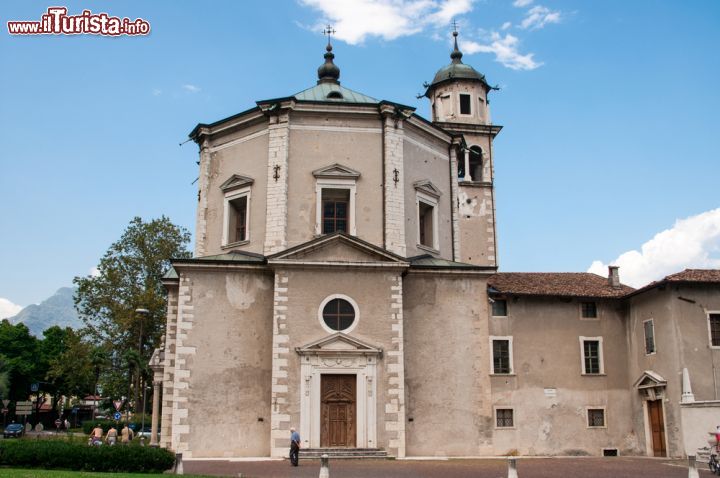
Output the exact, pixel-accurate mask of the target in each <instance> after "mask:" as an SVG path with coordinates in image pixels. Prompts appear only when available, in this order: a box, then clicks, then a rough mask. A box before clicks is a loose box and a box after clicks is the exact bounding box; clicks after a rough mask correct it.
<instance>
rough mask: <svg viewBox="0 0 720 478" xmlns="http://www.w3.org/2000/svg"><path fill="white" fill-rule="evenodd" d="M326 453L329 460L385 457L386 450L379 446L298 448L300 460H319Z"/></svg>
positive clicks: (386, 455)
mask: <svg viewBox="0 0 720 478" xmlns="http://www.w3.org/2000/svg"><path fill="white" fill-rule="evenodd" d="M323 455H327V456H328V457H329V458H330V459H331V460H367V459H376V460H378V459H379V460H383V459H387V458H389V457H388V454H387V451H385V450H383V449H381V448H304V449H300V459H301V460H319V459H320V457H322V456H323Z"/></svg>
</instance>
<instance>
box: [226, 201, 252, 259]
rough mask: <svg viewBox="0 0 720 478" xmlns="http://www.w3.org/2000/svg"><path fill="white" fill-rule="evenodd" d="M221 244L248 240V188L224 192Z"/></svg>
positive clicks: (227, 244)
mask: <svg viewBox="0 0 720 478" xmlns="http://www.w3.org/2000/svg"><path fill="white" fill-rule="evenodd" d="M223 214H224V225H223V236H222V245H223V246H229V245H231V244H237V243H239V242H246V241H249V240H250V189H249V188H245V189H242V190H240V191H237V190H236V191H233V192H232V193H230V192H228V193H226V194H225V211H224V212H223Z"/></svg>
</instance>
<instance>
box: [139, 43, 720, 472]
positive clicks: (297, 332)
mask: <svg viewBox="0 0 720 478" xmlns="http://www.w3.org/2000/svg"><path fill="white" fill-rule="evenodd" d="M453 35H454V36H455V48H454V50H453V51H452V53H451V54H450V60H451V61H450V63H449V64H448V65H446V66H444V67H442V68H441V69H439V70H438V71H437V74H436V75H435V77H434V79H433V81H432V82H431V83H430V84H429V85H427V90H426V91H425V97H426V98H427V100H428V101H429V102H430V105H431V111H432V118H431V120H427V119H425V118H423V117H421V116H419V115H418V114H416V113H415V108H413V107H411V106H406V105H402V104H398V103H394V102H392V101H387V100H377V99H375V98H372V97H370V96H367V95H365V94H362V93H359V92H357V91H354V90H351V89H349V88H347V87H345V86H344V85H342V84H341V82H340V69H339V67H338V66H337V65H336V64H335V63H334V54H333V51H332V45H331V44H330V42H328V45H327V48H326V53H325V55H324V58H325V61H324V63H323V64H322V65H321V66H320V68H318V80H317V84H315V85H313V86H312V87H310V88H308V89H306V90H304V91H301V92H299V93H296V94H294V95H290V96H284V97H279V98H274V99H268V100H261V101H258V102H257V103H256V106H255V107H253V108H251V109H249V110H247V111H243V112H241V113H238V114H236V115H234V116H231V117H228V118H225V119H222V120H219V121H216V122H214V123H210V124H203V123H201V124H198V125H197V126H196V127H195V128H194V129H193V130H192V132H191V133H190V137H191V138H192V139H193V140H194V141H195V142H196V143H197V144H198V146H199V149H200V153H199V155H200V160H199V170H200V174H199V177H200V179H199V182H198V184H199V194H198V207H197V223H196V230H195V238H196V246H195V247H196V249H195V254H194V257H193V258H192V259H178V260H175V261H173V269H172V270H171V271H170V272H169V273H168V274H167V276H166V277H165V280H164V283H165V285H166V287H167V289H168V312H167V329H166V335H165V339H164V346H163V348H161V349H158V350H157V351H156V353H155V355H154V356H153V360H152V362H151V365H152V367H153V369H154V370H155V377H156V380H155V383H156V386H157V387H158V394H156V397H157V396H159V391H160V390H161V393H162V399H161V400H158V405H161V407H160V409H159V410H157V411H156V413H155V414H154V415H155V416H154V417H153V418H154V420H153V421H154V423H157V420H158V419H160V421H161V428H160V430H161V434H160V445H161V446H163V447H167V448H170V449H172V450H174V451H175V452H177V453H182V454H183V456H184V457H185V458H237V457H285V456H287V454H288V448H289V437H290V428H291V427H294V428H296V429H297V430H298V432H299V433H300V436H301V440H302V449H303V453H309V454H312V453H313V452H315V451H318V450H320V449H325V450H328V449H334V451H335V452H338V450H340V451H339V452H340V453H342V451H343V450H344V451H346V452H347V453H357V454H364V455H369V456H389V457H396V458H404V457H412V456H447V457H460V456H492V455H506V454H519V455H596V456H599V455H615V454H620V455H625V454H627V455H650V456H653V455H654V456H684V455H685V454H687V453H688V452H692V453H694V451H695V450H696V449H697V448H699V447H702V446H704V445H705V438H706V436H705V435H706V434H705V431H706V430H705V428H707V429H708V430H707V431H709V430H710V428H709V425H708V424H710V423H711V424H712V425H713V428H714V425H715V424H717V423H720V414H719V413H718V412H719V411H720V402H719V401H718V389H719V387H718V384H717V378H718V377H717V374H716V365H715V364H716V363H717V364H719V365H720V356H719V355H718V353H719V350H720V271H716V270H715V271H712V270H688V271H684V272H681V273H679V274H675V275H673V276H668V277H666V278H665V279H663V280H662V281H659V282H656V283H653V284H650V285H648V286H647V287H644V288H642V289H639V290H635V289H633V288H631V287H628V286H625V285H623V284H622V283H621V282H620V279H619V271H618V269H617V268H611V270H610V271H609V278H604V277H600V276H597V275H594V274H589V273H499V272H498V263H497V241H496V221H495V219H496V218H495V210H496V208H495V194H494V162H495V157H494V151H493V140H494V138H495V137H496V136H497V135H498V134H499V133H500V131H501V129H502V127H501V126H498V125H495V124H493V123H492V121H491V116H490V108H489V105H488V95H490V93H491V92H492V91H493V89H494V88H493V87H491V86H490V85H489V83H488V82H487V80H486V79H485V77H484V76H483V75H482V74H481V73H479V72H478V71H477V70H475V69H474V68H473V67H472V66H470V65H467V64H465V63H463V61H462V56H463V55H462V53H461V52H460V50H459V49H458V46H457V32H455V33H453ZM716 422H717V423H716Z"/></svg>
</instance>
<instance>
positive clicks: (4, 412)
mask: <svg viewBox="0 0 720 478" xmlns="http://www.w3.org/2000/svg"><path fill="white" fill-rule="evenodd" d="M9 411H10V410H8V409H7V408H3V409H2V412H3V414H7V412H9Z"/></svg>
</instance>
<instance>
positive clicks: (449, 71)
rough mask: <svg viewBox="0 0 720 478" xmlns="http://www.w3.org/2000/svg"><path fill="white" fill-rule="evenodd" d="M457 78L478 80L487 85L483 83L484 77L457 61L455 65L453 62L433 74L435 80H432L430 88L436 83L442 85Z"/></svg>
mask: <svg viewBox="0 0 720 478" xmlns="http://www.w3.org/2000/svg"><path fill="white" fill-rule="evenodd" d="M458 78H462V79H466V80H478V81H482V82H483V83H485V84H487V81H485V75H483V74H482V73H480V72H478V71H477V70H476V69H475V68H473V67H472V66H470V65H466V64H465V63H462V62H461V61H458V62H457V63H455V62H454V61H453V62H452V63H450V64H449V65H447V66H444V67H442V68H440V69H439V70H438V72H437V73H435V78H433V80H432V83H430V85H431V86H432V85H436V84H438V83H442V82H443V81H447V80H455V79H458Z"/></svg>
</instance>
